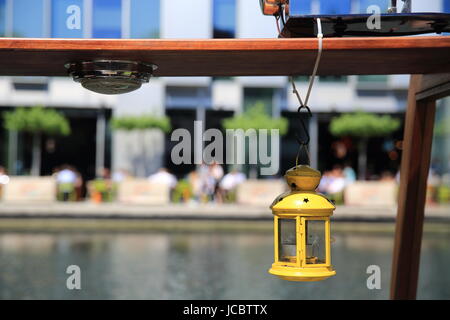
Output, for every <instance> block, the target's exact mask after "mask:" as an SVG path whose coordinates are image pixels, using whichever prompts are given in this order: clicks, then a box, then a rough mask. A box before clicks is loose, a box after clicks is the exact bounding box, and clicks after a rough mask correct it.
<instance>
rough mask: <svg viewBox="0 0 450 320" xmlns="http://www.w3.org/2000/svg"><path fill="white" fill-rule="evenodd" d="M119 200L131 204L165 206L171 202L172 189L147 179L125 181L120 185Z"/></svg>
mask: <svg viewBox="0 0 450 320" xmlns="http://www.w3.org/2000/svg"><path fill="white" fill-rule="evenodd" d="M117 200H118V201H119V202H121V203H129V204H150V205H165V204H168V203H169V202H170V188H169V187H168V186H167V185H161V184H154V183H151V182H149V181H148V180H147V179H132V180H131V179H130V180H125V181H122V182H121V183H120V184H119V187H118V194H117Z"/></svg>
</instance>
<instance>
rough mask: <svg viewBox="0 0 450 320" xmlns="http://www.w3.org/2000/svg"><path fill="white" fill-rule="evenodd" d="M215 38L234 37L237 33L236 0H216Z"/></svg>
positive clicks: (214, 7)
mask: <svg viewBox="0 0 450 320" xmlns="http://www.w3.org/2000/svg"><path fill="white" fill-rule="evenodd" d="M213 27H214V30H213V33H214V38H234V36H235V35H236V1H235V0H214V2H213Z"/></svg>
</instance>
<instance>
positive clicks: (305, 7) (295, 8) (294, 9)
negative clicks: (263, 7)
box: [289, 0, 311, 16]
mask: <svg viewBox="0 0 450 320" xmlns="http://www.w3.org/2000/svg"><path fill="white" fill-rule="evenodd" d="M310 13H311V0H295V1H291V2H290V3H289V14H290V15H293V16H295V15H301V14H310Z"/></svg>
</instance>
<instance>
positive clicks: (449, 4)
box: [443, 0, 450, 13]
mask: <svg viewBox="0 0 450 320" xmlns="http://www.w3.org/2000/svg"><path fill="white" fill-rule="evenodd" d="M443 12H446V13H450V0H444V10H443Z"/></svg>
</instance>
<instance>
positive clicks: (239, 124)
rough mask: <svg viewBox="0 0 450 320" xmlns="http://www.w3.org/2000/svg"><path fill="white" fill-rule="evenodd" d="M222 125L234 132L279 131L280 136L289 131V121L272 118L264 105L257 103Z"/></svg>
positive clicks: (225, 120) (226, 120)
mask: <svg viewBox="0 0 450 320" xmlns="http://www.w3.org/2000/svg"><path fill="white" fill-rule="evenodd" d="M222 125H223V127H224V128H225V129H234V130H236V129H243V130H248V129H255V130H259V129H267V130H271V129H278V130H279V131H280V135H285V134H286V133H287V129H288V121H287V120H286V119H284V118H272V117H271V116H270V115H268V114H267V113H266V111H265V108H264V104H263V103H256V104H254V105H253V106H252V107H250V108H249V109H248V110H247V111H245V112H244V113H241V114H237V115H235V116H234V117H232V118H229V119H224V120H223V121H222ZM269 132H270V131H269Z"/></svg>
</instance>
